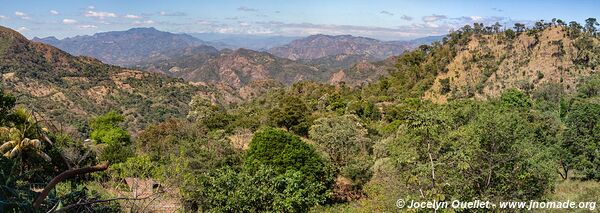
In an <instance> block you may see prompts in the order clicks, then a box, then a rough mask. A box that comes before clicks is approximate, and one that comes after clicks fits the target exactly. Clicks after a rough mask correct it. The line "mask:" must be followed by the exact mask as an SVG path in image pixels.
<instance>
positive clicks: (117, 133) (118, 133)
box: [89, 111, 133, 163]
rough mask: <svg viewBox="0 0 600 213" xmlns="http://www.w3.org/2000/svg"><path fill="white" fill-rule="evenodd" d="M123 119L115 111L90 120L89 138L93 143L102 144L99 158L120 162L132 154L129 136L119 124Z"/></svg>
mask: <svg viewBox="0 0 600 213" xmlns="http://www.w3.org/2000/svg"><path fill="white" fill-rule="evenodd" d="M123 121H124V118H123V116H122V115H120V114H119V113H117V112H115V111H111V112H108V113H106V114H104V115H101V116H97V117H94V118H92V119H91V120H90V123H89V125H90V127H91V128H92V132H91V134H90V137H91V139H92V140H93V141H94V143H96V144H102V145H103V149H102V153H101V154H100V160H108V161H110V162H111V163H121V162H125V160H127V158H128V157H130V156H132V155H133V147H132V146H131V145H132V144H131V137H130V136H129V133H128V132H127V131H126V130H125V129H124V128H123V127H121V126H120V125H121V123H122V122H123Z"/></svg>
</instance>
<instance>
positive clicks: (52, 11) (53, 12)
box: [50, 10, 59, 15]
mask: <svg viewBox="0 0 600 213" xmlns="http://www.w3.org/2000/svg"><path fill="white" fill-rule="evenodd" d="M50 14H52V15H58V14H59V13H58V11H56V10H50Z"/></svg>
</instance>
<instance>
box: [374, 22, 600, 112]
mask: <svg viewBox="0 0 600 213" xmlns="http://www.w3.org/2000/svg"><path fill="white" fill-rule="evenodd" d="M593 32H594V31H591V30H590V29H587V28H586V27H583V26H581V25H579V24H577V23H575V22H572V23H570V24H569V25H566V24H564V23H560V24H559V23H543V22H538V23H537V24H536V26H535V27H533V28H531V29H524V28H519V29H518V30H512V29H508V30H505V31H501V30H500V29H496V30H494V29H493V28H492V27H483V26H482V25H481V26H480V25H478V24H476V25H474V26H470V25H467V26H465V27H463V28H460V29H459V30H457V31H455V32H451V33H450V34H449V35H448V36H447V37H446V38H444V41H443V42H436V43H433V44H432V45H430V46H421V47H420V48H417V49H416V50H414V51H411V52H409V53H406V54H404V55H402V56H401V57H399V59H398V62H397V64H396V69H397V70H398V72H396V73H394V74H392V76H390V77H387V78H385V79H383V80H382V81H379V82H375V84H373V85H370V87H371V88H388V87H389V88H391V89H385V90H389V92H388V91H384V92H383V93H373V95H375V96H382V95H383V96H403V95H408V96H410V97H423V98H425V99H427V100H432V101H434V102H440V103H444V102H447V101H448V100H451V99H464V98H475V99H488V98H490V97H497V96H499V95H500V94H501V93H502V92H503V91H506V90H507V89H511V88H516V89H519V90H521V91H523V92H525V93H526V94H529V95H534V94H536V93H540V92H544V91H547V90H552V89H553V88H554V89H556V90H560V91H563V90H564V91H565V92H568V93H571V92H573V91H575V90H576V86H577V84H578V83H580V80H582V79H584V78H585V77H586V76H590V75H592V74H594V73H597V72H598V71H597V70H598V66H599V65H600V40H599V39H598V37H597V36H596V33H593ZM399 88H403V89H399ZM393 92H396V95H393V94H392V93H393ZM378 94H379V95H378ZM384 94H385V95H384ZM382 99H386V98H385V97H382Z"/></svg>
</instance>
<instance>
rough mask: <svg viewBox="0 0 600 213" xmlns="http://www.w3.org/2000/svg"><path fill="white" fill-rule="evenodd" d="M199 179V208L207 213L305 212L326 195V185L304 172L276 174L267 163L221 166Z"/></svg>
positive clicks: (325, 198)
mask: <svg viewBox="0 0 600 213" xmlns="http://www.w3.org/2000/svg"><path fill="white" fill-rule="evenodd" d="M199 182H201V184H200V187H199V188H198V189H199V190H198V195H197V197H202V198H203V199H200V200H199V201H198V202H199V210H201V211H207V212H307V211H308V210H309V209H310V208H311V207H312V206H315V205H319V204H323V203H324V202H325V201H326V200H327V199H328V198H329V194H328V193H323V191H326V186H325V185H323V184H321V183H318V182H314V181H310V180H309V179H307V178H306V176H305V175H304V174H303V173H301V172H299V171H295V170H288V171H286V172H284V173H279V172H277V171H276V170H274V169H272V167H269V166H259V167H257V168H253V169H252V170H243V171H241V172H235V171H234V170H232V169H230V168H225V169H220V170H217V171H215V172H213V173H211V174H209V175H208V176H206V177H202V178H200V180H199Z"/></svg>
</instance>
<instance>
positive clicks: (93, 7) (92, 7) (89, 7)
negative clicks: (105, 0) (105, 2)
mask: <svg viewBox="0 0 600 213" xmlns="http://www.w3.org/2000/svg"><path fill="white" fill-rule="evenodd" d="M88 9H90V10H93V9H96V7H95V6H94V5H90V6H88Z"/></svg>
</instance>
